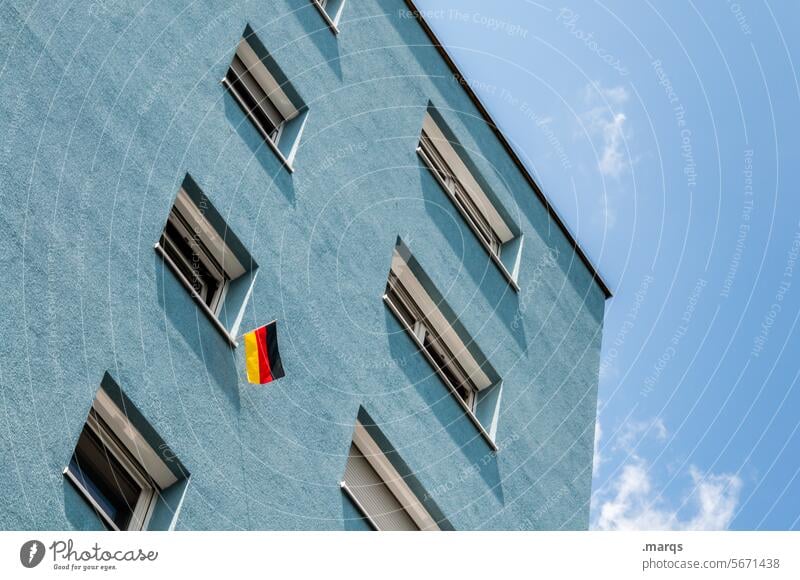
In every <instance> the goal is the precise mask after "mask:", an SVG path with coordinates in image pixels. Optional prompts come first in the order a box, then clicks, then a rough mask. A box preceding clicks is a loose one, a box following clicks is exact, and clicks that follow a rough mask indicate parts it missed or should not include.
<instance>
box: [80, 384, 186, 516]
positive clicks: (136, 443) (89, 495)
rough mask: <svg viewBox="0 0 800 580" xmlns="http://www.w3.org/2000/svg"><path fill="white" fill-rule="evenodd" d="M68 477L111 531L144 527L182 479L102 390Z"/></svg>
mask: <svg viewBox="0 0 800 580" xmlns="http://www.w3.org/2000/svg"><path fill="white" fill-rule="evenodd" d="M165 449H166V450H168V448H167V447H166V445H162V452H163V451H164V450H165ZM170 453H171V452H170ZM173 459H174V458H173ZM64 475H65V476H66V477H67V478H68V479H69V480H70V481H71V482H72V484H73V485H74V486H75V488H76V489H77V490H78V492H79V493H80V494H81V495H82V496H83V498H84V499H85V500H86V501H87V502H88V503H89V505H91V506H92V508H93V509H94V510H95V512H96V513H97V515H98V516H99V517H100V519H101V520H102V522H103V524H104V525H105V526H106V527H107V528H108V529H111V530H143V529H146V528H147V527H148V523H149V522H150V520H151V517H152V515H153V513H154V511H155V509H156V504H157V503H158V499H159V497H161V496H162V491H163V490H167V489H169V488H172V486H173V485H174V484H176V483H177V482H178V481H179V478H178V477H176V475H175V474H174V473H173V472H172V470H170V468H169V467H167V465H166V463H165V462H164V459H162V457H161V456H160V455H158V454H157V453H156V452H155V451H154V450H153V448H152V447H151V445H150V444H149V443H148V442H147V441H146V440H145V439H144V437H143V436H142V435H141V432H140V431H139V430H138V429H137V428H136V427H135V426H134V425H133V424H132V423H131V421H130V420H129V419H128V417H127V416H126V415H125V414H123V413H122V412H121V411H120V409H119V407H117V405H116V404H115V403H114V402H113V401H112V399H111V397H110V396H109V395H108V394H107V393H106V391H105V390H104V389H102V388H101V389H100V390H99V391H98V393H97V397H96V398H95V400H94V402H93V404H92V407H91V409H90V410H89V415H88V417H87V419H86V423H85V424H84V426H83V429H82V431H81V433H80V435H79V437H78V442H77V444H76V446H75V451H74V452H73V454H72V457H71V458H70V461H69V463H68V465H67V467H66V468H65V469H64ZM184 481H185V480H184ZM176 487H180V486H176ZM172 489H175V488H172ZM162 504H164V506H166V502H164V501H163V500H162ZM166 509H167V510H170V511H171V512H172V514H174V513H175V512H176V511H177V510H176V509H175V508H174V507H167V508H166Z"/></svg>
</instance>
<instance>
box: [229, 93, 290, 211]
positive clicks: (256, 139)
mask: <svg viewBox="0 0 800 580" xmlns="http://www.w3.org/2000/svg"><path fill="white" fill-rule="evenodd" d="M222 102H223V105H224V108H225V118H226V119H227V120H228V122H229V123H230V124H231V126H232V127H233V128H234V129H235V130H236V132H237V134H238V135H239V137H241V139H242V141H244V142H245V144H246V145H247V147H248V148H249V149H250V151H251V152H252V154H253V157H254V158H255V159H256V160H257V161H258V163H259V164H260V165H261V168H262V169H263V170H264V172H265V173H266V174H267V179H266V180H265V183H267V184H269V185H270V187H269V189H271V190H277V191H280V192H281V193H282V194H283V196H284V197H285V198H286V200H287V201H288V202H289V203H290V204H292V207H293V208H294V207H296V195H295V191H294V181H293V180H292V174H291V173H290V172H289V170H288V169H287V168H286V167H285V166H284V165H283V163H282V162H281V160H280V159H278V156H277V155H276V154H275V152H273V151H272V148H271V147H270V146H269V145H267V143H266V141H264V137H263V136H262V135H261V133H259V132H258V130H257V129H256V128H255V127H254V126H253V123H252V122H251V121H250V120H249V119H248V118H247V117H245V115H244V113H243V112H242V108H241V107H240V106H239V104H238V103H237V102H236V100H235V99H234V98H233V97H232V96H231V95H230V93H228V91H225V94H224V95H223V96H222Z"/></svg>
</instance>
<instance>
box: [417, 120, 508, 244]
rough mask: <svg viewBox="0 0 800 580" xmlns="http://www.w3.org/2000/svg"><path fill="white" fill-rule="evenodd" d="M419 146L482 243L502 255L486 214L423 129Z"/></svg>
mask: <svg viewBox="0 0 800 580" xmlns="http://www.w3.org/2000/svg"><path fill="white" fill-rule="evenodd" d="M419 146H420V149H421V150H422V151H421V155H422V158H423V159H424V160H425V161H426V163H427V164H428V167H429V168H430V169H431V171H433V172H434V173H435V174H436V175H437V177H438V178H439V179H440V180H441V181H442V182H443V183H444V186H445V189H446V190H447V192H448V193H449V194H450V198H451V199H452V200H453V203H455V204H456V207H458V209H459V211H460V212H461V213H462V214H463V215H464V216H465V217H466V218H467V219H468V220H469V222H470V225H471V226H472V227H473V228H474V229H475V233H476V234H478V236H479V237H480V238H481V241H482V242H483V243H484V244H485V245H486V246H487V247H488V248H489V251H491V252H492V253H493V254H495V255H496V256H499V255H500V245H501V244H502V242H501V241H500V237H499V236H498V234H497V232H495V230H494V229H493V228H492V226H491V224H490V223H489V221H488V220H487V219H486V217H485V214H484V212H483V211H482V210H481V209H480V208H479V207H478V206H477V205H476V203H475V200H474V199H473V198H472V196H471V195H470V194H469V193H467V190H466V189H465V187H464V185H463V184H462V183H461V182H460V181H459V180H458V179H457V178H456V174H455V172H454V171H453V170H452V169H451V168H450V166H449V165H448V163H447V161H446V160H445V158H444V157H443V156H442V154H441V153H440V152H439V149H438V148H437V147H436V145H435V144H434V143H433V141H432V140H431V138H430V137H429V136H428V134H427V133H426V132H425V130H424V129H423V131H422V135H421V137H420V141H419Z"/></svg>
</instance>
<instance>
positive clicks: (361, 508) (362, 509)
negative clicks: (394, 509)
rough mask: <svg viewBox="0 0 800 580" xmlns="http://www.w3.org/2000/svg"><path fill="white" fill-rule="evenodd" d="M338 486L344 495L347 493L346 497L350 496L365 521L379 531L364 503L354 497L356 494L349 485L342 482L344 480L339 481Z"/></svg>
mask: <svg viewBox="0 0 800 580" xmlns="http://www.w3.org/2000/svg"><path fill="white" fill-rule="evenodd" d="M339 486H340V487H341V488H342V491H343V492H344V493H345V495H347V497H348V498H350V501H352V502H353V505H355V506H356V509H357V510H358V511H359V512H361V515H362V516H364V519H365V520H367V523H368V524H369V525H370V526H372V528H373V529H374V530H375V531H376V532H380V531H381V529H380V528H379V527H378V523H377V522H376V521H375V520H373V519H372V517H370V515H369V513H367V509H366V508H365V507H364V505H363V504H362V503H361V502H360V501H358V498H357V497H356V494H354V493H353V490H352V489H350V487H349V486H348V485H347V483H346V482H344V481H340V482H339Z"/></svg>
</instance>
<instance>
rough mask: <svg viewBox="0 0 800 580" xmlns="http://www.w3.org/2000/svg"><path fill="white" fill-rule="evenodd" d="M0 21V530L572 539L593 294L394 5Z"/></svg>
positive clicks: (229, 5)
mask: <svg viewBox="0 0 800 580" xmlns="http://www.w3.org/2000/svg"><path fill="white" fill-rule="evenodd" d="M0 11H2V12H1V13H0V22H2V30H3V33H2V35H0V39H1V40H0V56H1V57H2V58H1V59H0V61H2V62H3V63H4V68H3V69H2V73H0V75H1V78H2V79H3V82H2V83H0V92H2V98H0V111H1V112H2V118H3V126H4V137H3V148H2V151H0V171H1V172H2V173H1V174H0V180H1V181H0V183H1V185H0V187H1V189H0V196H1V197H0V244H2V248H3V251H2V252H0V265H1V266H2V271H3V272H4V274H5V275H4V276H3V277H2V279H0V284H1V285H2V291H3V292H2V293H3V295H4V297H5V300H3V301H2V302H0V321H2V341H1V342H0V351H1V352H0V387H1V388H2V393H3V396H2V400H0V405H2V414H1V415H0V417H2V418H1V419H0V423H2V444H0V459H1V460H2V465H3V467H4V469H3V470H2V472H0V489H2V492H0V501H2V505H1V506H0V527H2V528H3V529H80V530H84V529H103V528H109V527H110V528H114V527H120V528H125V527H129V525H130V524H131V522H138V526H137V527H139V528H145V529H179V530H189V529H192V530H195V529H214V530H227V529H281V530H284V529H286V530H294V529H332V530H344V529H370V528H376V527H378V528H381V529H383V528H385V529H394V527H393V526H395V525H397V526H402V525H406V523H408V525H414V526H416V527H422V528H424V527H435V528H439V529H455V530H474V529H585V528H587V527H588V519H589V497H590V491H591V475H592V469H591V466H592V454H593V439H594V425H595V412H596V396H597V382H598V369H599V356H600V344H601V333H602V322H603V309H604V303H605V300H606V298H608V290H607V289H606V287H605V286H604V284H603V282H602V281H601V280H600V279H599V278H598V277H597V274H596V273H595V271H594V270H593V269H592V267H591V265H590V264H589V262H588V260H587V259H586V258H585V256H584V255H583V253H582V252H581V251H580V249H579V248H578V246H577V244H576V242H575V240H573V238H572V237H571V236H570V235H569V232H568V231H567V229H566V228H565V227H564V226H563V225H562V224H561V222H560V221H559V219H558V217H557V216H556V215H555V214H554V212H553V211H552V209H551V208H550V207H549V206H548V204H547V203H546V200H545V198H544V196H543V195H542V193H541V191H540V190H539V189H538V187H537V186H536V184H535V183H534V182H533V180H532V178H531V177H530V175H529V174H528V173H527V172H526V171H525V169H524V167H523V166H522V164H521V163H520V161H519V159H518V158H517V157H516V155H515V154H514V152H513V151H512V150H511V148H510V147H509V146H508V144H507V143H506V141H505V140H504V139H503V138H502V135H500V134H499V133H498V132H497V130H496V129H495V128H494V127H493V125H492V123H491V120H490V118H489V116H488V114H487V112H486V111H485V110H484V109H483V107H482V106H481V105H480V103H479V102H478V101H477V99H476V98H475V96H474V95H473V94H472V92H471V91H470V89H469V87H468V86H466V84H465V83H464V82H462V79H461V77H460V76H459V75H458V73H457V71H456V70H455V67H454V65H453V64H452V62H450V60H449V59H448V58H447V55H446V52H444V50H443V49H442V48H441V47H440V46H437V44H438V43H437V42H436V40H435V37H434V36H433V35H432V33H431V32H430V30H429V29H428V28H427V25H426V23H425V22H424V20H423V19H422V18H420V17H419V15H418V14H415V12H414V6H413V4H411V3H410V2H404V1H401V0H359V1H350V2H344V1H341V0H339V1H334V0H328V2H324V3H321V4H317V3H315V2H310V1H304V0H258V1H257V0H249V1H244V2H223V1H214V0H204V1H201V2H181V1H175V2H167V3H148V2H143V1H138V0H128V1H126V2H118V1H116V0H95V1H93V2H81V3H71V2H59V1H54V2H48V3H44V4H42V3H35V2H28V1H12V2H6V3H4V4H3V5H2V8H0ZM243 43H244V44H243ZM237 59H240V60H239V61H237ZM236 62H241V63H243V64H242V66H243V67H244V68H242V69H241V70H242V71H246V72H252V76H251V77H247V78H246V79H245V78H244V76H243V75H244V74H245V72H240V73H236V72H235V71H234V73H235V74H233V73H231V70H234V69H235V63H236ZM256 69H257V70H256ZM237 75H239V76H237ZM260 89H263V90H264V94H266V95H267V96H266V97H265V98H257V99H256V100H258V104H259V109H258V111H257V112H256V111H255V109H254V108H253V106H252V103H250V102H249V101H248V99H249V98H252V97H253V94H254V91H255V92H257V91H258V90H260ZM259 94H260V93H259ZM256 96H257V95H256ZM262 97H263V95H262ZM259 99H260V100H259ZM267 101H268V102H267ZM265 103H266V105H269V106H266V105H265ZM426 135H427V138H429V139H430V140H431V142H432V143H434V145H433V146H432V147H433V150H426V142H425V141H424V137H425V136H426ZM437 143H439V144H444V143H446V145H442V148H441V149H437V145H436V144H437ZM445 149H446V150H445ZM440 154H441V159H440V158H439V155H440ZM441 164H444V165H441ZM442 167H444V169H443V168H442ZM464 192H466V193H464ZM476 192H478V193H476ZM459 196H461V197H459ZM176 208H177V209H176ZM178 210H180V211H178ZM173 218H174V220H175V222H174V224H176V225H175V228H176V229H175V230H174V231H173V230H170V229H169V227H167V230H166V231H165V226H166V225H167V224H168V222H169V223H172V222H170V221H169V220H172V219H173ZM181 228H186V231H188V232H189V235H188V239H189V241H190V245H191V242H192V240H194V241H196V242H197V243H198V244H199V243H200V242H202V246H203V248H204V250H203V252H205V253H204V254H203V256H200V257H198V254H197V252H195V251H192V252H190V254H191V255H190V256H188V257H187V261H186V264H185V265H184V266H181V264H179V263H178V262H179V260H180V258H181V248H180V244H181V241H180V239H179V238H181V235H182V234H181V233H180V232H181V231H183V230H181ZM170 232H172V233H170ZM175 232H178V233H177V234H176V233H175ZM193 232H194V233H193ZM170 236H173V237H174V239H173V238H171V237H170ZM193 236H194V237H193ZM170 244H173V245H172V246H170ZM191 247H193V248H194V246H193V245H192V246H191ZM201 258H202V259H201ZM201 262H202V264H201ZM198 268H205V269H203V271H202V273H201V274H197V272H198V270H197V269H198ZM215 268H216V269H217V270H218V271H219V276H220V280H222V283H221V284H222V286H219V287H218V286H214V285H213V284H212V285H208V284H207V280H205V278H207V277H209V276H212V277H213V276H215V275H216V274H214V273H213V270H214V269H215ZM195 275H197V276H198V279H197V280H194V279H193V278H192V276H195ZM201 278H203V280H201ZM395 283H396V284H402V285H403V290H402V292H400V290H398V289H397V288H396V287H394V286H392V284H395ZM223 286H224V288H223ZM395 292H399V293H400V294H402V293H403V292H407V294H408V297H410V298H408V299H409V300H411V301H413V302H415V306H414V307H413V308H418V309H419V314H418V316H416V317H415V315H413V313H412V314H408V313H407V312H406V310H405V308H406V306H407V305H406V306H404V305H403V304H404V302H403V300H405V299H404V298H397V296H399V295H400V294H397V295H396V294H395ZM403 295H405V294H403ZM413 308H412V307H411V306H409V309H412V310H413ZM423 319H424V320H423ZM272 320H277V328H278V333H279V334H278V343H279V347H280V356H281V359H282V363H283V367H284V369H285V373H286V376H285V377H283V378H280V379H278V380H275V381H273V382H271V383H268V384H266V385H254V384H250V383H248V381H247V379H246V375H245V367H246V365H245V353H244V348H243V342H242V340H241V335H242V333H243V332H246V331H249V330H251V329H254V328H256V327H259V326H261V325H263V324H266V323H268V322H270V321H272ZM431 337H432V338H431ZM437 349H438V350H437ZM449 367H452V368H449ZM451 371H452V372H451ZM462 381H463V383H464V385H467V386H465V387H463V389H462V386H463V385H462V384H461V383H462ZM90 409H92V411H91V412H90ZM89 424H93V425H95V426H94V427H93V429H94V430H93V431H91V432H89V431H87V428H88V427H87V426H88V425H89ZM87 433H88V435H87ZM104 433H105V434H104ZM359 433H361V435H359ZM358 437H361V438H362V439H360V440H359V441H361V442H359V443H358V450H359V451H360V453H359V452H355V455H354V452H353V449H354V447H353V443H354V441H356V440H357V439H358ZM93 445H94V446H96V448H97V449H100V450H101V451H100V452H99V453H100V455H99V456H103V454H106V455H107V454H108V449H110V448H112V447H114V446H116V447H114V448H118V449H121V450H122V451H117V452H116V453H118V454H119V457H118V464H119V465H117V463H115V464H114V465H117V467H115V468H114V469H122V468H123V467H124V465H127V464H128V463H130V464H135V465H138V466H139V468H141V469H140V471H141V474H140V475H131V479H130V481H129V482H128V480H127V479H125V478H126V477H128V476H127V475H125V476H124V477H123V476H122V475H120V473H117V472H113V473H111V476H109V474H108V473H106V474H105V477H106V478H107V479H108V481H111V482H113V484H114V486H115V487H116V490H111V491H110V492H109V493H104V492H103V489H104V488H103V485H104V484H103V483H102V481H100V482H98V481H97V480H92V478H93V477H94V476H93V475H92V473H93V472H92V470H91V469H89V468H88V467H87V466H86V462H88V461H89V459H87V458H91V457H92V453H95V454H96V453H97V451H96V449H95V447H92V446H93ZM368 448H369V449H370V450H371V452H369V453H368V452H367V451H368ZM93 449H95V451H92V450H93ZM80 450H82V451H81V453H83V455H81V454H79V451H80ZM375 454H381V455H382V458H381V461H382V462H383V463H381V464H380V465H379V464H375V463H371V467H370V466H369V465H367V464H365V466H366V467H364V468H363V469H362V470H361V471H358V472H357V467H358V461H362V462H363V460H364V457H365V456H370V455H375ZM123 456H124V457H123ZM76 457H77V458H78V459H81V460H82V461H83V462H84V465H77V464H79V463H81V461H77V462H76ZM115 461H116V460H115ZM371 461H372V460H371V459H370V462H371ZM120 466H123V467H120ZM382 466H383V467H382ZM106 467H107V466H106ZM95 468H96V469H101V467H98V466H95ZM372 468H374V470H372ZM126 469H127V468H126ZM351 470H352V472H353V474H352V475H350V471H351ZM112 471H113V470H112ZM367 471H369V474H368V475H365V474H367ZM373 471H374V473H373ZM362 476H363V477H367V478H368V477H372V476H375V477H377V478H378V480H381V481H383V482H385V483H386V484H387V486H388V488H387V489H388V490H389V493H388V494H387V496H386V497H389V498H390V500H391V501H392V502H394V501H395V500H396V501H397V503H398V506H399V507H398V508H397V511H398V512H400V511H408V513H409V514H410V515H409V516H408V518H406V519H407V520H408V522H406V523H404V522H399V521H394V520H392V519H391V518H385V525H384V523H382V522H383V520H382V519H381V517H382V514H378V515H377V516H376V514H375V513H374V512H372V510H373V507H371V505H369V503H370V502H371V501H373V499H374V498H370V497H365V496H363V495H362V494H360V492H359V491H358V489H361V488H359V485H366V484H364V483H363V482H361V483H359V482H358V481H356V480H357V479H358V478H359V477H362ZM98 477H103V475H102V474H100V475H98ZM351 477H352V478H353V480H352V481H350V480H349V479H348V478H351ZM122 479H125V482H121V480H122ZM90 480H92V481H90ZM390 480H391V481H390ZM376 481H377V480H376ZM126 482H127V483H126ZM106 484H108V482H106ZM125 486H129V487H130V489H131V490H134V491H131V492H130V493H128V491H126V490H128V487H125ZM123 488H124V489H123ZM140 488H141V489H144V488H147V489H149V490H151V491H152V494H151V495H150V496H148V498H149V499H148V500H147V501H146V502H145V500H144V499H142V498H143V497H144V496H143V495H139V494H140V491H141V489H140ZM363 489H367V487H364V488H363ZM98 490H99V491H98ZM131 494H132V495H131ZM112 496H113V497H112ZM375 501H379V500H375ZM387 501H389V500H387ZM120 502H122V503H120ZM137 502H139V503H137ZM118 504H119V505H118ZM123 504H125V505H123ZM132 504H136V505H132ZM412 504H413V505H412ZM115 510H116V511H115ZM126 510H127V511H126ZM137 510H138V511H137ZM115 514H117V515H115ZM126 514H127V515H126ZM117 516H119V518H121V519H118V518H117ZM403 517H404V518H405V515H403ZM123 520H124V521H123ZM114 522H115V523H114ZM421 522H422V523H421Z"/></svg>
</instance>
